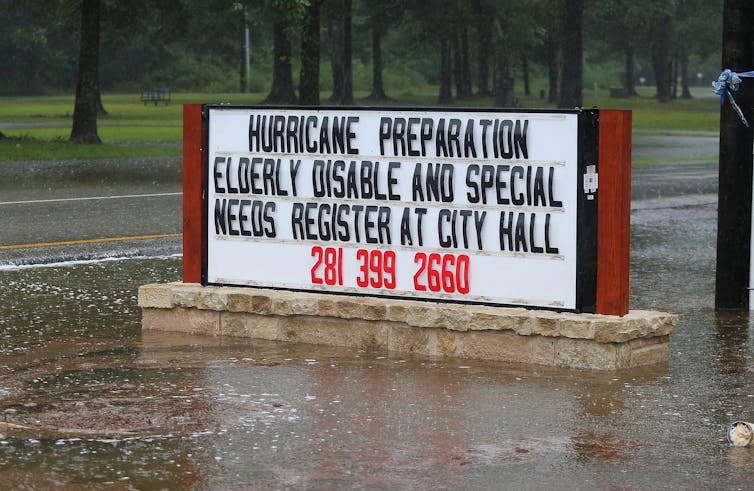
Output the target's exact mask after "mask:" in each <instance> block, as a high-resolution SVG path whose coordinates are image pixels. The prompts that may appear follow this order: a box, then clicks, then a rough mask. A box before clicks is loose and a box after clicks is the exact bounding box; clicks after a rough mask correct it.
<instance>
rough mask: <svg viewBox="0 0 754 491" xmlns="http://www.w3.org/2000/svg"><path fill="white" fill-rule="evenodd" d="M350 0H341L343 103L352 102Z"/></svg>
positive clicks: (351, 3)
mask: <svg viewBox="0 0 754 491" xmlns="http://www.w3.org/2000/svg"><path fill="white" fill-rule="evenodd" d="M352 5H353V2H352V0H343V98H342V99H341V102H342V103H343V104H353V70H352V51H353V37H352V34H351V16H352Z"/></svg>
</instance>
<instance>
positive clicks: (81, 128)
mask: <svg viewBox="0 0 754 491" xmlns="http://www.w3.org/2000/svg"><path fill="white" fill-rule="evenodd" d="M99 15H100V1H99V0H82V2H81V42H80V47H79V69H78V81H77V82H76V100H75V104H74V109H73V127H72V129H71V141H74V142H77V143H102V140H100V138H99V135H98V134H97V111H98V109H99V106H100V104H101V102H100V101H99Z"/></svg>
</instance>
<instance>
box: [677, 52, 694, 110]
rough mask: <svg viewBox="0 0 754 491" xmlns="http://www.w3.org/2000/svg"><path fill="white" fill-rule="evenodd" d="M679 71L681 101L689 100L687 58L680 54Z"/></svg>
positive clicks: (685, 55) (684, 54)
mask: <svg viewBox="0 0 754 491" xmlns="http://www.w3.org/2000/svg"><path fill="white" fill-rule="evenodd" d="M678 63H679V68H680V71H681V99H691V98H692V97H691V90H690V89H689V57H688V55H687V54H686V53H682V54H681V56H680V57H679V60H678Z"/></svg>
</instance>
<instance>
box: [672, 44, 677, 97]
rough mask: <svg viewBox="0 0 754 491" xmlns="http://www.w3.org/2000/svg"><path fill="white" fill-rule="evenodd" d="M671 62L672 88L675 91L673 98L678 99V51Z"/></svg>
mask: <svg viewBox="0 0 754 491" xmlns="http://www.w3.org/2000/svg"><path fill="white" fill-rule="evenodd" d="M671 60H672V61H671V67H672V69H671V70H670V73H672V75H671V77H670V86H671V87H672V89H673V90H672V93H671V98H673V99H676V98H677V97H678V51H676V52H675V54H674V55H673V57H672V58H671Z"/></svg>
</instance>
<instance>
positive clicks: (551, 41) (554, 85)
mask: <svg viewBox="0 0 754 491" xmlns="http://www.w3.org/2000/svg"><path fill="white" fill-rule="evenodd" d="M559 51H560V50H559V46H558V42H557V40H556V37H555V34H554V33H553V32H552V31H551V30H550V31H548V32H547V37H546V38H545V52H546V53H547V81H548V83H549V86H548V92H547V102H549V103H550V104H554V103H556V102H557V101H558V74H559V73H560V64H559V63H558V60H559V57H558V53H559Z"/></svg>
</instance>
